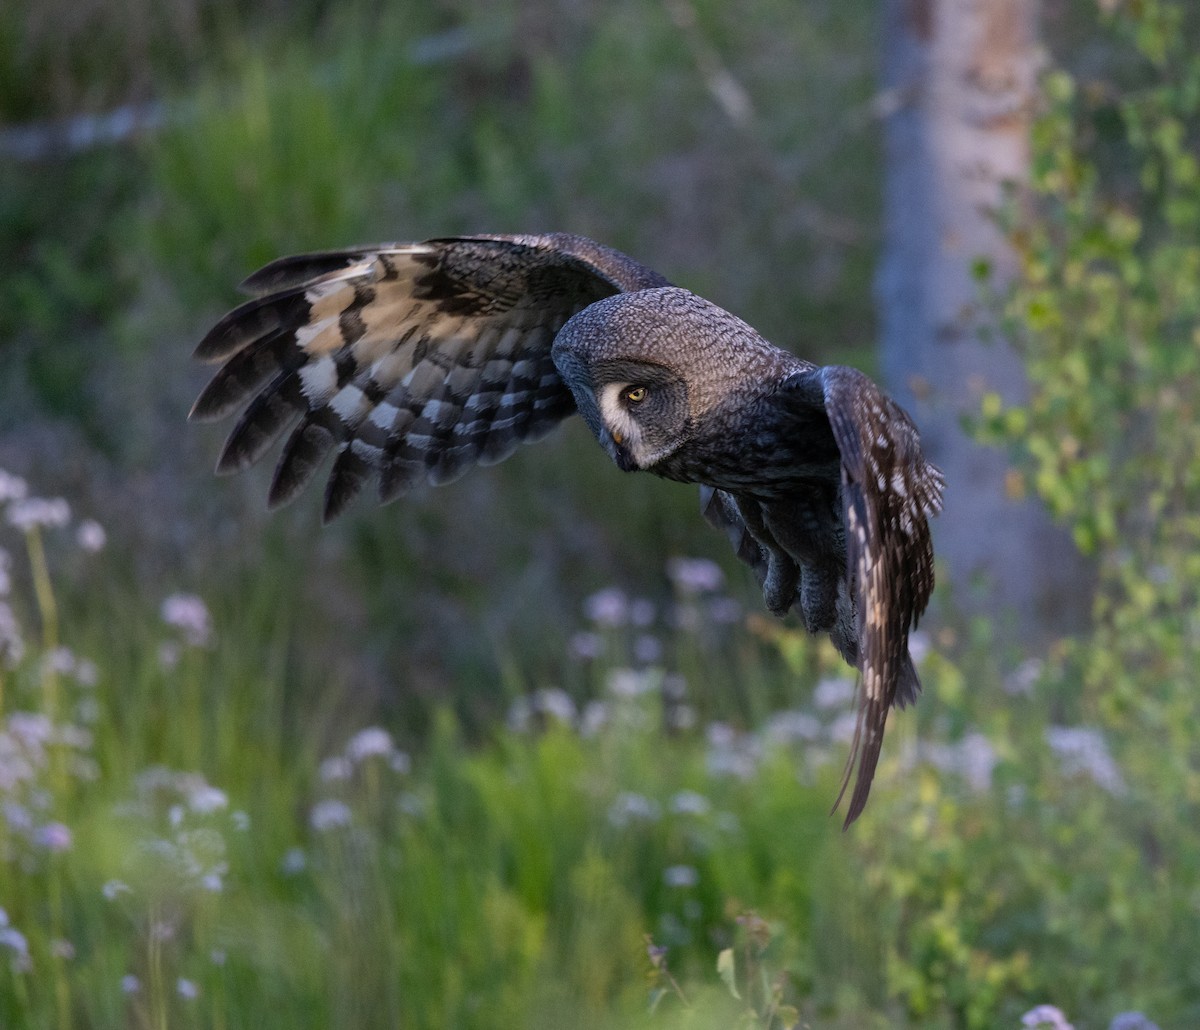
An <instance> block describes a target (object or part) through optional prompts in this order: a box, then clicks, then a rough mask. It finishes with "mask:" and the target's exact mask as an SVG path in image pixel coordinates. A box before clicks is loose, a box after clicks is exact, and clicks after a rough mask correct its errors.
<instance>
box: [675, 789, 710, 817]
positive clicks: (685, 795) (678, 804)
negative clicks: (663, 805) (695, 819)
mask: <svg viewBox="0 0 1200 1030" xmlns="http://www.w3.org/2000/svg"><path fill="white" fill-rule="evenodd" d="M669 808H670V809H671V811H672V812H674V813H675V814H676V815H708V813H709V811H710V809H711V808H712V805H711V804H710V803H709V800H708V798H706V797H705V796H704V795H703V794H699V793H697V792H696V791H694V790H681V791H679V792H678V793H676V794H674V795H672V797H671V801H670V805H669Z"/></svg>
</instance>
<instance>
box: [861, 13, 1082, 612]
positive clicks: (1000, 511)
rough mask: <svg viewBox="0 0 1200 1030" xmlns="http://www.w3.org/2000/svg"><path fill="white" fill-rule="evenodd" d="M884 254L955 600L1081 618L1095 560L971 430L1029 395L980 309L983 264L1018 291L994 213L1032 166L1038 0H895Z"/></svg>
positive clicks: (889, 27)
mask: <svg viewBox="0 0 1200 1030" xmlns="http://www.w3.org/2000/svg"><path fill="white" fill-rule="evenodd" d="M884 5H885V12H886V17H885V25H884V31H885V34H886V35H885V39H884V79H885V85H886V88H887V91H888V92H887V94H886V95H887V96H889V97H891V98H893V101H894V106H895V111H894V113H892V114H891V115H890V116H889V117H888V119H887V123H886V129H885V142H886V155H887V171H886V196H885V212H886V216H885V217H886V227H885V242H884V254H883V259H882V261H881V264H880V268H879V275H878V280H877V294H878V301H879V308H880V314H881V326H882V357H883V370H884V377H885V379H886V380H887V382H888V384H889V387H890V388H891V389H893V390H894V392H895V393H896V396H897V398H898V399H900V400H901V403H903V404H904V405H905V406H906V407H907V408H908V409H909V410H910V412H911V413H912V414H913V417H914V418H915V419H916V421H917V423H918V425H919V426H920V428H921V435H922V438H923V440H924V441H926V444H927V448H926V449H927V453H928V454H929V456H930V458H931V460H933V461H934V462H936V463H937V464H938V465H940V466H941V467H942V469H943V470H944V471H945V473H946V481H947V489H946V508H945V512H944V514H943V515H942V516H941V517H940V518H939V519H938V520H937V524H936V526H935V546H936V550H937V553H938V557H939V569H941V570H943V572H944V573H948V574H949V579H950V581H951V582H952V583H953V585H954V587H955V590H954V592H953V602H954V605H955V606H956V607H958V608H960V609H964V610H966V611H986V612H988V613H990V614H993V615H996V616H999V617H1001V618H1002V619H1003V618H1005V617H1011V619H1010V625H1015V626H1016V627H1017V628H1018V629H1019V630H1020V631H1022V632H1029V631H1031V630H1035V629H1043V630H1046V631H1048V632H1050V633H1053V632H1057V631H1061V630H1064V629H1068V628H1071V627H1072V626H1074V625H1076V624H1077V623H1078V620H1079V618H1080V616H1081V613H1082V612H1083V611H1084V610H1085V608H1086V600H1085V598H1084V596H1083V595H1084V593H1085V590H1084V588H1083V586H1082V584H1083V583H1084V582H1085V581H1086V577H1085V576H1083V575H1082V573H1083V565H1082V562H1081V559H1080V558H1079V556H1078V554H1077V553H1076V552H1075V549H1074V548H1073V546H1072V545H1071V543H1070V541H1069V538H1068V537H1067V536H1066V535H1065V533H1064V532H1062V531H1061V530H1059V529H1057V528H1056V527H1054V526H1053V525H1051V523H1050V520H1049V518H1048V516H1047V515H1046V513H1045V512H1044V510H1043V509H1042V508H1041V507H1040V505H1038V504H1037V503H1036V502H1035V501H1033V500H1031V499H1028V498H1026V499H1021V498H1019V497H1014V496H1012V494H1013V492H1014V491H1013V489H1012V487H1013V485H1014V483H1015V482H1016V480H1014V479H1013V478H1012V477H1011V476H1010V475H1009V469H1008V463H1007V459H1006V456H1005V455H1004V454H1003V453H1000V452H998V451H996V450H994V449H990V448H985V447H982V446H980V445H979V444H977V443H975V442H974V441H973V440H972V439H971V438H970V436H969V435H968V433H967V432H966V431H965V430H964V428H963V425H962V416H963V415H964V414H978V412H979V404H980V398H981V396H982V395H983V394H984V392H985V391H995V392H996V393H999V394H1000V395H1001V396H1002V397H1003V398H1004V399H1005V400H1006V401H1008V402H1019V401H1021V400H1023V399H1024V398H1025V396H1026V394H1027V381H1026V378H1025V374H1024V369H1023V366H1022V363H1021V360H1020V358H1019V357H1018V356H1017V354H1016V353H1015V352H1014V351H1013V349H1012V348H1011V347H1010V346H1009V345H1008V344H1007V342H1006V341H1004V340H1003V339H1001V338H1000V337H999V335H998V334H997V333H995V332H989V331H988V321H989V319H988V315H987V312H986V310H984V309H983V307H982V306H981V304H980V288H979V284H978V282H977V281H976V280H975V278H974V276H973V274H972V267H973V265H974V264H975V263H976V262H977V261H978V260H980V259H981V258H982V259H986V261H987V262H988V264H989V265H990V267H991V268H992V272H993V274H992V280H991V284H992V286H993V287H994V288H997V289H1003V286H1004V284H1005V282H1006V281H1008V280H1009V279H1010V277H1011V275H1012V274H1013V270H1014V259H1013V255H1012V253H1011V251H1010V249H1009V247H1008V246H1007V244H1006V242H1005V240H1004V237H1003V235H1002V233H1001V231H1000V230H999V229H998V227H997V225H996V222H995V220H994V217H993V212H994V211H995V210H996V209H997V208H998V207H999V205H1000V204H1001V202H1002V200H1003V195H1004V189H1005V184H1018V185H1019V184H1021V183H1023V182H1024V181H1025V180H1026V178H1027V172H1028V164H1029V127H1030V111H1031V103H1030V101H1031V98H1032V96H1033V90H1034V89H1035V85H1036V73H1037V66H1038V59H1039V57H1038V55H1039V51H1038V45H1037V15H1038V11H1037V0H884Z"/></svg>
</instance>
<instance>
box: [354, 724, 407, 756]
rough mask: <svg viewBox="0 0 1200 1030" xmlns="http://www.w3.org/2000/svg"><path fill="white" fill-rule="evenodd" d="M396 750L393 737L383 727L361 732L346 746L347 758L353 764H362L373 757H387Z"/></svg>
mask: <svg viewBox="0 0 1200 1030" xmlns="http://www.w3.org/2000/svg"><path fill="white" fill-rule="evenodd" d="M395 748H396V745H395V744H393V743H392V735H391V734H390V733H388V731H387V730H385V729H383V727H381V726H368V727H367V728H366V729H364V730H359V731H358V732H357V733H356V734H354V736H353V737H351V738H350V740H349V741H348V742H347V744H346V757H347V758H348V759H350V761H351V762H361V761H363V760H365V759H367V758H371V757H373V756H377V755H378V756H382V757H387V756H388V755H390V754H391V753H392V752H393V751H394V750H395Z"/></svg>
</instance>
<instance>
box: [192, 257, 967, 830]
mask: <svg viewBox="0 0 1200 1030" xmlns="http://www.w3.org/2000/svg"><path fill="white" fill-rule="evenodd" d="M244 285H245V288H247V289H248V290H250V291H251V292H253V293H256V294H259V296H258V297H257V298H256V299H254V300H251V301H249V302H248V303H246V304H243V305H242V306H241V307H239V308H237V309H235V310H234V311H232V312H230V313H229V314H228V315H226V316H225V318H223V319H222V320H221V321H220V322H219V323H218V324H217V325H216V326H215V327H214V328H213V329H212V331H211V332H209V334H208V335H207V336H206V337H205V338H204V340H203V341H202V342H201V343H200V345H199V347H198V348H197V351H196V354H197V356H198V357H199V358H201V359H203V360H206V361H220V362H222V365H221V368H220V369H219V371H218V372H217V373H216V375H215V376H214V378H213V379H212V381H211V382H210V383H209V385H208V386H207V387H206V388H205V390H204V391H203V393H201V395H200V397H199V398H198V399H197V401H196V404H195V406H194V407H193V409H192V417H193V418H198V419H214V418H221V417H224V416H225V415H228V414H231V413H233V412H234V411H236V410H238V409H241V411H242V414H241V417H240V418H239V420H238V422H237V424H236V426H235V427H234V429H233V432H232V433H231V434H230V436H229V439H228V441H227V442H226V444H225V448H224V450H223V451H222V454H221V457H220V459H219V461H218V466H217V467H218V471H220V472H232V471H237V470H239V469H242V468H245V467H246V466H248V465H250V464H251V463H253V462H254V461H256V460H258V458H260V457H261V456H262V455H263V453H265V451H266V450H267V449H268V448H269V447H270V446H271V444H272V443H273V442H274V441H275V440H276V439H277V438H278V437H279V436H281V435H282V434H283V433H284V432H285V431H289V430H290V435H289V436H288V439H287V442H286V444H285V445H284V448H283V452H282V454H281V456H280V458H279V461H278V464H277V466H276V470H275V476H274V479H273V481H272V484H271V489H270V503H271V504H272V505H275V504H280V503H283V502H285V501H287V500H290V499H291V498H292V497H294V496H295V495H296V494H297V493H298V492H299V491H300V490H301V488H302V487H303V486H304V485H305V484H306V483H307V482H308V481H309V480H310V479H311V478H312V476H313V475H314V474H315V472H316V471H317V469H318V468H319V467H320V465H321V462H322V459H324V458H325V457H326V456H327V455H328V454H329V452H330V451H333V452H334V453H335V457H334V460H333V465H332V470H331V472H330V475H329V479H328V481H327V485H326V491H325V508H324V513H325V517H326V519H330V518H333V517H334V516H335V515H337V514H338V513H339V512H340V511H341V510H342V509H343V508H344V507H345V506H346V504H347V503H348V502H349V501H350V500H351V499H352V498H353V497H354V495H355V494H356V493H358V492H359V490H360V489H361V488H362V487H363V485H364V484H366V483H367V482H368V481H370V480H372V479H374V480H375V481H376V483H377V489H378V493H379V497H380V499H381V500H384V501H387V500H391V499H393V498H395V497H398V496H400V495H402V494H403V493H405V492H406V491H408V490H409V489H411V488H412V487H413V486H415V485H417V484H419V483H423V482H429V483H433V484H439V483H446V482H449V481H450V480H452V479H455V478H457V477H458V476H459V475H461V474H463V473H464V472H465V471H467V470H468V469H469V468H470V467H471V466H472V465H475V464H488V463H492V462H496V461H500V460H502V459H504V458H506V457H508V456H509V455H510V454H511V453H512V452H513V451H514V450H515V449H516V447H517V445H518V444H519V443H521V442H523V441H532V440H536V439H539V438H540V437H542V436H544V435H545V434H546V433H547V432H548V431H549V430H550V429H552V428H553V427H554V426H555V425H557V424H558V422H560V421H561V420H562V419H563V418H565V417H567V416H568V415H570V414H572V413H573V412H576V411H577V412H578V413H579V414H580V415H581V416H582V417H583V419H584V420H585V421H586V422H587V424H588V426H589V427H590V428H591V430H592V432H593V433H594V434H595V436H596V438H597V440H598V441H599V442H600V444H601V446H603V447H604V449H605V450H606V451H607V452H608V454H609V456H610V457H611V458H612V459H613V461H615V462H616V464H617V465H618V466H620V467H621V468H622V469H624V470H626V471H634V470H643V471H648V472H653V473H654V474H656V475H659V476H663V477H665V478H667V479H674V480H678V481H680V482H685V483H697V484H699V485H700V488H701V499H702V504H703V507H704V512H705V515H706V516H707V518H708V519H709V521H710V522H712V523H713V524H714V525H715V526H717V527H718V528H720V529H722V530H723V531H725V532H726V533H727V535H728V536H729V538H730V541H731V542H732V544H733V546H734V549H735V550H736V551H737V554H738V556H739V557H740V558H741V559H742V560H743V561H745V562H746V563H747V564H749V565H750V566H751V568H752V569H753V570H754V572H755V574H756V575H757V577H758V580H759V583H760V585H761V586H762V589H763V596H764V600H765V602H766V605H767V607H768V608H769V609H770V610H771V611H772V612H774V613H775V614H777V615H784V614H785V613H787V612H788V611H789V610H791V609H793V608H795V609H797V610H798V611H799V613H800V616H801V618H802V619H803V621H804V624H805V626H806V627H807V629H808V630H809V631H810V632H813V633H822V632H827V633H829V635H830V638H831V639H832V641H833V643H834V644H835V646H836V647H837V649H838V650H839V652H840V653H841V654H842V655H843V656H844V657H845V659H846V661H847V662H849V663H850V664H851V665H853V666H855V667H856V668H858V669H859V670H860V671H861V673H862V680H863V690H862V698H861V701H860V706H859V717H858V728H857V730H856V733H855V741H854V744H853V746H852V749H851V754H850V758H849V760H848V762H847V767H846V778H845V781H844V782H843V786H842V791H843V793H844V791H845V789H846V785H847V783H848V782H849V779H850V776H851V774H852V773H853V771H854V769H855V761H856V756H857V777H856V780H855V787H854V791H853V793H852V795H851V799H850V805H849V809H848V811H847V817H846V825H849V824H850V823H851V822H852V821H853V820H854V819H855V818H857V816H858V815H859V813H860V812H861V811H862V808H863V806H864V805H865V803H866V800H867V795H868V792H869V790H870V785H871V780H872V778H873V776H874V772H875V766H876V763H877V761H878V758H879V751H880V747H881V745H882V741H883V732H884V728H885V725H886V722H887V713H888V709H889V708H890V707H891V706H892V705H893V704H896V705H899V706H904V705H905V704H907V703H909V702H912V701H914V700H915V699H916V697H917V694H918V692H919V690H920V683H919V681H918V679H917V674H916V671H915V670H914V668H913V665H912V660H911V658H910V656H909V652H908V633H909V630H910V629H911V627H913V626H914V625H915V624H916V621H917V619H918V617H919V616H920V615H921V613H922V612H923V611H924V609H925V606H926V604H927V603H928V600H929V595H930V592H931V591H932V589H933V551H932V546H931V543H930V537H929V526H928V521H927V520H928V518H929V517H930V516H932V515H934V514H936V513H937V512H938V511H939V510H940V509H941V495H942V487H943V481H942V476H941V473H940V472H938V470H937V469H935V468H934V467H933V466H931V465H930V464H928V463H927V462H926V461H925V459H924V456H923V455H922V453H921V446H920V441H919V438H918V436H917V431H916V428H915V427H914V426H913V424H912V421H911V420H910V419H909V418H908V416H907V415H906V414H905V412H904V411H903V410H902V409H901V408H900V407H899V406H898V405H897V404H896V403H895V402H894V401H892V400H891V399H890V398H889V397H887V396H886V395H885V394H883V393H882V392H881V391H880V390H879V388H878V387H877V386H875V384H874V383H872V382H871V380H870V379H868V378H867V377H866V376H865V375H863V374H862V373H861V372H858V371H856V370H854V369H851V368H845V367H841V366H836V365H833V366H827V367H817V366H815V365H812V364H810V363H809V362H806V361H802V360H800V359H799V358H796V357H794V356H793V355H791V354H789V353H787V352H786V351H783V350H780V349H779V348H777V347H775V346H773V345H772V344H770V343H768V342H767V341H766V340H764V339H763V338H762V337H761V336H759V335H758V334H757V333H756V332H755V331H754V330H753V329H752V328H751V327H750V326H748V325H747V324H746V323H745V322H743V321H741V320H740V319H738V318H736V317H734V316H733V315H731V314H729V313H728V312H726V311H723V310H722V309H721V308H719V307H717V306H716V305H714V304H711V303H710V302H708V301H706V300H704V299H703V298H701V297H697V296H696V295H695V294H692V293H689V292H688V291H687V290H683V289H680V288H678V287H675V286H672V285H670V284H669V283H668V282H667V281H666V280H665V279H664V278H663V277H662V276H660V275H659V274H658V273H656V272H653V271H651V270H650V269H648V268H646V267H644V266H643V265H640V264H638V263H637V262H636V261H634V260H632V259H631V258H629V257H626V256H625V255H624V254H620V253H618V252H617V251H614V250H611V249H610V248H608V247H604V246H601V245H600V244H597V243H594V242H592V241H591V240H587V239H584V238H583V237H580V236H570V235H566V234H549V235H544V236H476V237H460V238H452V239H441V240H430V241H428V242H425V243H411V244H394V245H384V246H378V247H364V248H359V249H355V250H350V251H336V252H329V253H323V254H308V255H302V256H299V257H291V258H283V259H281V260H279V261H276V262H274V263H272V264H270V265H268V266H267V267H266V268H264V269H262V270H261V271H259V272H257V273H256V274H255V275H253V276H251V277H250V278H249V279H248V280H247V281H246V283H245V284H244ZM840 800H841V795H840V794H839V801H840ZM835 807H836V805H835Z"/></svg>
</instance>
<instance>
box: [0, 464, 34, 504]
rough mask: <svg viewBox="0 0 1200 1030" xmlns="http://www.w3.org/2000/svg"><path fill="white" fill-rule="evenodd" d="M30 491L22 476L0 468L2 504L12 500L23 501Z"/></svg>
mask: <svg viewBox="0 0 1200 1030" xmlns="http://www.w3.org/2000/svg"><path fill="white" fill-rule="evenodd" d="M28 493H29V486H28V484H27V483H26V482H25V480H23V479H22V478H21V477H20V476H14V475H13V474H12V473H11V472H6V471H5V470H4V469H0V504H8V503H9V502H10V501H23V500H24V499H25V495H26V494H28Z"/></svg>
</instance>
